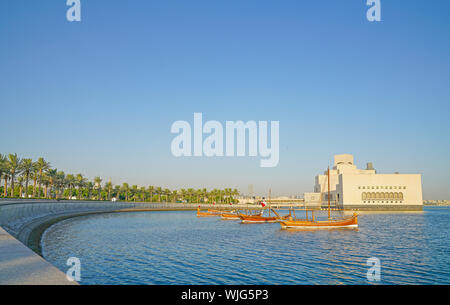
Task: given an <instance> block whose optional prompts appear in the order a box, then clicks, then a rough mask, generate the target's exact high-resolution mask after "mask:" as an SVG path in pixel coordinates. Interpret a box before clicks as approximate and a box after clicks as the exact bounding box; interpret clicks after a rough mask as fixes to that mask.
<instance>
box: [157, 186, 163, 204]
mask: <svg viewBox="0 0 450 305" xmlns="http://www.w3.org/2000/svg"><path fill="white" fill-rule="evenodd" d="M156 194H157V195H158V202H161V194H162V188H161V187H160V186H158V187H157V188H156Z"/></svg>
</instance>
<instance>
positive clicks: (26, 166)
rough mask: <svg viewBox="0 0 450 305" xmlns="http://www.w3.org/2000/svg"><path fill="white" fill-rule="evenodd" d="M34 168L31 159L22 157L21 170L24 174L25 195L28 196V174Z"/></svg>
mask: <svg viewBox="0 0 450 305" xmlns="http://www.w3.org/2000/svg"><path fill="white" fill-rule="evenodd" d="M33 170H34V165H33V160H31V159H23V160H22V172H23V174H24V175H25V197H26V198H28V181H29V180H30V175H32V173H33Z"/></svg>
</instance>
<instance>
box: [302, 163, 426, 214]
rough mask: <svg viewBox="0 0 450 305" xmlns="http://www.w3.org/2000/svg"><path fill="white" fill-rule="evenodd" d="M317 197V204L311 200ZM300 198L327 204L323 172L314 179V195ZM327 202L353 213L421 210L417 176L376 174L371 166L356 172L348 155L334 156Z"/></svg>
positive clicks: (419, 187) (326, 178)
mask: <svg viewBox="0 0 450 305" xmlns="http://www.w3.org/2000/svg"><path fill="white" fill-rule="evenodd" d="M317 197H319V198H320V199H319V200H318V201H317V200H313V199H312V198H314V199H315V198H317ZM304 198H305V202H306V204H307V205H309V206H318V205H321V206H322V207H324V206H327V205H328V176H327V171H325V172H324V174H323V175H318V176H316V179H315V185H314V193H305V196H304ZM330 203H331V205H332V206H337V207H343V208H344V209H355V210H421V209H422V206H423V203H422V180H421V175H420V174H399V173H393V174H378V173H377V172H376V170H375V169H373V167H372V164H371V163H368V164H367V168H366V169H358V168H357V167H356V166H355V165H354V161H353V156H352V155H348V154H345V155H336V156H334V166H333V168H332V169H330Z"/></svg>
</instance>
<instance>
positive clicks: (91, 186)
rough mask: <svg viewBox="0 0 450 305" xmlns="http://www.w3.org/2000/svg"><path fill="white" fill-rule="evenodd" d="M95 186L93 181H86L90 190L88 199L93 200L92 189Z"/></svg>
mask: <svg viewBox="0 0 450 305" xmlns="http://www.w3.org/2000/svg"><path fill="white" fill-rule="evenodd" d="M93 188H94V184H93V183H92V182H91V181H88V182H87V183H86V189H87V191H88V199H89V200H91V195H92V189H93Z"/></svg>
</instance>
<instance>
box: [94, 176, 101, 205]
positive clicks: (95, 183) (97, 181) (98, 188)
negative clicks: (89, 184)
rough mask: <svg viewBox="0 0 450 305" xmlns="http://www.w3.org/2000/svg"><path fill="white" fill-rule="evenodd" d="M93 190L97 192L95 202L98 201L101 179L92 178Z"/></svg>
mask: <svg viewBox="0 0 450 305" xmlns="http://www.w3.org/2000/svg"><path fill="white" fill-rule="evenodd" d="M94 188H95V189H96V190H97V200H100V193H101V191H102V179H101V178H100V177H99V176H96V177H94Z"/></svg>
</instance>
